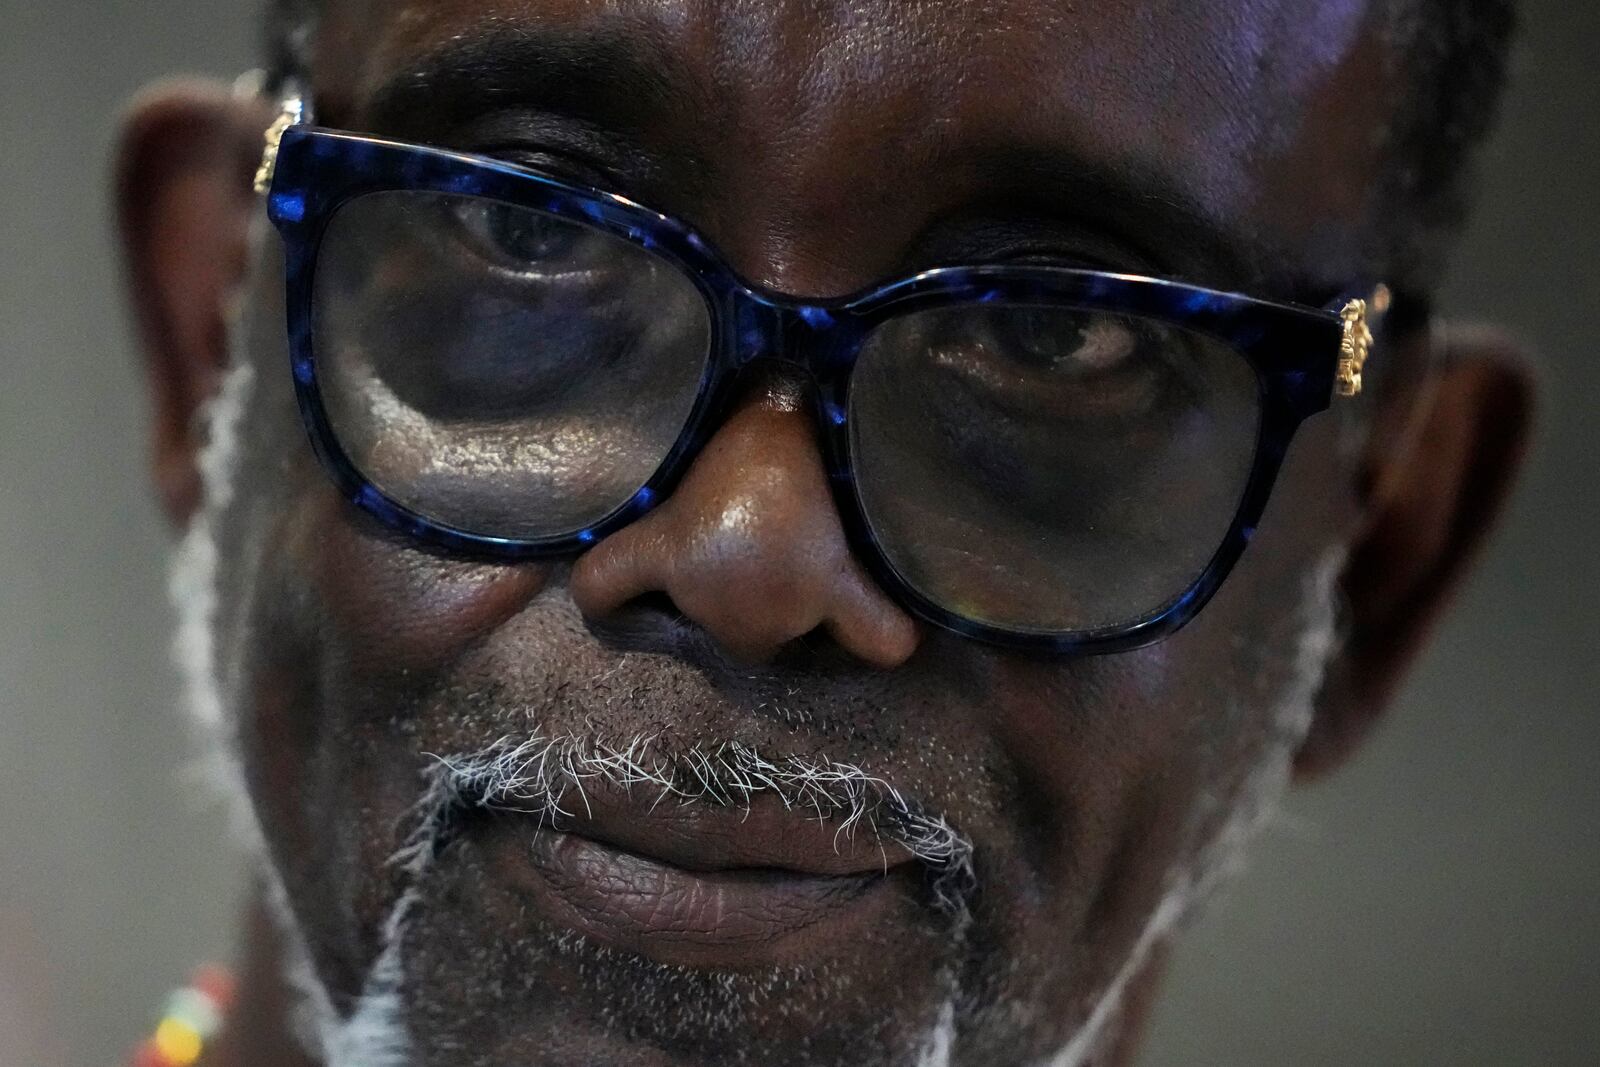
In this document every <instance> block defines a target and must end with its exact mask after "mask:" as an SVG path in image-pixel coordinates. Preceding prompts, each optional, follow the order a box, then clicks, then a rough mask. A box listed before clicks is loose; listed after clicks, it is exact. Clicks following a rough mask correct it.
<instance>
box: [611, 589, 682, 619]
mask: <svg viewBox="0 0 1600 1067" xmlns="http://www.w3.org/2000/svg"><path fill="white" fill-rule="evenodd" d="M617 613H618V614H622V613H627V614H634V615H638V616H640V617H646V616H652V615H653V616H665V617H666V618H668V619H671V620H672V621H673V622H684V621H685V620H686V618H687V616H685V615H684V613H683V610H682V609H681V608H679V607H678V605H677V604H676V603H674V602H673V599H672V597H670V596H668V595H667V594H666V593H664V592H662V591H660V590H651V591H650V592H648V593H640V594H639V595H638V596H636V597H634V598H633V599H632V600H630V601H628V602H627V603H626V604H624V605H622V606H621V607H620V608H618V609H617Z"/></svg>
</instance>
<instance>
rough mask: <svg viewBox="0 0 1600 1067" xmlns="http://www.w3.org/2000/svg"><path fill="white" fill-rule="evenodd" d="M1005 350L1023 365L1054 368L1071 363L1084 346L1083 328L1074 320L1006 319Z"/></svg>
mask: <svg viewBox="0 0 1600 1067" xmlns="http://www.w3.org/2000/svg"><path fill="white" fill-rule="evenodd" d="M1008 317H1009V318H1010V321H1011V328H1010V330H1008V331H1006V332H1007V333H1009V334H1010V336H1009V338H1008V339H1007V340H1008V341H1009V344H1008V347H1009V348H1010V350H1011V351H1012V352H1013V353H1014V354H1015V356H1016V357H1017V358H1019V359H1020V360H1021V361H1022V362H1024V363H1030V364H1033V365H1035V366H1039V367H1045V368H1050V367H1055V366H1058V365H1059V364H1061V363H1065V362H1067V361H1069V360H1071V359H1072V357H1073V356H1075V355H1076V354H1077V353H1078V352H1079V351H1080V350H1081V349H1082V348H1083V345H1084V324H1083V322H1082V320H1081V319H1078V318H1076V317H1074V318H1070V319H1069V318H1068V317H1067V316H1065V315H1060V314H1055V315H1051V314H1040V313H1038V312H1026V313H1022V314H1016V315H1012V316H1008Z"/></svg>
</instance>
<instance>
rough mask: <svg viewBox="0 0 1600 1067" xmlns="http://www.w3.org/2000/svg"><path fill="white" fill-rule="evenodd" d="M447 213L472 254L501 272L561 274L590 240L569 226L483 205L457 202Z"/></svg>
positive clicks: (489, 203)
mask: <svg viewBox="0 0 1600 1067" xmlns="http://www.w3.org/2000/svg"><path fill="white" fill-rule="evenodd" d="M447 210H448V211H449V212H450V213H451V214H452V215H453V216H454V217H455V220H456V221H457V222H458V223H459V224H460V227H461V229H462V231H463V232H464V233H465V235H466V238H467V240H468V241H469V243H470V244H471V246H472V247H473V249H474V250H475V251H476V252H478V254H480V255H482V256H484V257H485V258H487V259H489V260H490V261H491V262H493V263H494V264H495V265H496V266H499V267H500V268H502V269H505V270H511V271H516V272H527V273H532V272H538V273H552V274H560V273H564V272H566V271H569V270H573V269H576V268H577V267H578V266H579V265H580V264H579V260H580V258H581V256H582V253H583V247H584V245H585V242H586V239H587V238H589V237H590V235H589V234H588V232H587V231H585V230H584V229H583V228H582V227H580V226H578V225H576V224H574V223H571V222H565V221H563V220H561V219H556V218H552V217H550V216H548V215H542V214H539V213H538V212H534V211H529V210H527V209H525V208H518V207H511V206H509V205H506V204H496V203H494V202H492V201H487V200H462V201H456V202H452V203H451V204H450V206H449V207H448V209H447Z"/></svg>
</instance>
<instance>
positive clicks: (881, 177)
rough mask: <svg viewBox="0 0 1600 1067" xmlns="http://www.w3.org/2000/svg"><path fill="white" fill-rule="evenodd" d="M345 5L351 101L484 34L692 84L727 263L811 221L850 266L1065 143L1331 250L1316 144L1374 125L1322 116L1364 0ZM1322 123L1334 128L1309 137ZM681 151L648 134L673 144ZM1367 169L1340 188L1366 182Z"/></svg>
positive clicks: (1335, 212) (1356, 39)
mask: <svg viewBox="0 0 1600 1067" xmlns="http://www.w3.org/2000/svg"><path fill="white" fill-rule="evenodd" d="M342 3H343V5H344V9H345V10H346V11H347V12H350V13H351V14H349V15H348V16H347V21H348V20H349V19H354V18H356V15H355V14H354V13H356V12H360V13H361V15H362V18H363V20H364V21H365V23H366V25H365V26H364V27H363V28H362V31H361V32H357V31H356V30H354V29H351V28H349V27H347V28H346V30H345V32H343V33H342V34H338V35H337V36H339V37H341V38H342V39H344V40H346V41H349V42H353V43H355V45H356V47H358V48H359V50H360V53H361V54H360V56H359V58H358V59H357V60H356V61H355V62H346V63H343V64H331V63H330V64H329V65H331V66H334V67H335V69H336V70H337V71H339V72H340V73H338V74H336V75H335V77H338V78H340V79H341V80H342V81H343V82H344V87H345V89H346V91H347V93H348V98H359V97H360V96H361V95H362V94H363V93H370V92H371V91H373V90H375V89H376V88H377V87H378V86H379V85H380V84H381V83H382V82H383V81H384V80H385V79H386V78H387V77H390V76H392V75H393V74H394V73H395V71H397V70H399V69H403V68H405V67H407V66H409V65H410V64H412V63H414V62H415V61H416V60H417V59H418V58H419V57H421V56H423V55H425V54H427V53H430V52H434V51H437V50H439V49H440V48H443V47H445V46H447V45H448V44H450V43H452V42H458V41H461V40H463V39H467V38H471V37H474V36H478V35H481V34H484V33H486V32H491V31H496V30H498V31H505V30H507V29H510V30H511V31H513V32H515V30H516V28H517V27H539V26H543V27H552V26H554V27H560V28H561V29H563V30H564V31H579V32H581V31H584V30H595V31H599V32H605V33H608V34H613V35H614V34H616V33H619V32H620V33H628V34H634V33H637V34H638V35H640V36H641V37H643V38H646V39H647V40H648V42H649V44H650V45H651V49H652V51H654V52H656V53H657V54H660V55H666V56H672V57H674V58H675V59H677V60H678V61H679V62H680V63H681V65H682V66H683V68H684V73H685V74H686V75H687V77H688V78H689V79H690V80H692V81H693V82H694V83H695V99H694V100H693V101H689V102H687V104H686V106H685V107H684V109H683V110H685V111H686V112H687V113H689V115H690V116H691V118H690V120H689V121H692V122H693V123H695V124H696V125H697V126H699V127H701V130H700V131H692V132H703V131H705V130H710V131H712V132H713V134H714V136H715V137H716V138H717V139H718V141H719V144H720V149H719V152H718V153H717V154H718V155H721V156H723V157H726V158H731V159H732V160H734V161H736V162H734V163H733V164H727V163H726V161H725V160H724V165H727V166H730V167H734V168H736V170H737V173H736V174H735V175H732V176H728V177H725V178H723V179H722V180H720V181H716V182H713V185H714V187H716V188H717V189H718V190H719V194H720V195H719V199H720V200H721V203H720V204H719V210H721V211H722V212H723V213H724V215H725V217H726V220H736V221H737V223H738V224H739V225H743V226H745V227H746V229H747V230H749V231H750V232H747V233H742V234H736V235H733V236H731V237H724V238H723V240H722V242H721V243H723V244H724V246H725V247H727V246H737V245H740V244H745V245H747V246H749V247H750V248H751V249H752V252H751V255H750V258H751V259H752V260H755V261H759V262H766V261H768V260H772V261H777V260H781V258H782V256H783V254H784V253H783V252H782V251H780V249H783V248H786V247H788V246H792V245H796V244H803V243H804V242H805V241H806V240H807V239H808V235H812V234H815V233H816V232H817V231H818V230H819V229H820V226H819V223H820V222H821V221H822V220H826V221H827V222H828V223H829V224H831V225H834V227H835V230H836V232H835V233H834V235H833V238H834V239H833V240H831V241H830V242H824V241H821V240H817V239H816V238H811V239H813V240H817V243H818V245H819V249H818V250H813V251H812V252H810V253H807V252H804V251H801V250H796V249H793V248H790V249H789V254H790V255H795V256H799V257H800V258H802V259H803V258H805V257H806V256H807V255H810V256H812V257H813V258H815V257H817V256H822V257H824V258H826V257H828V256H833V255H839V254H840V253H839V252H838V251H837V250H838V249H840V248H843V247H848V246H851V245H855V246H859V245H861V244H862V243H863V242H861V241H858V240H852V238H855V237H857V236H858V235H859V231H861V229H862V228H866V229H868V230H870V229H871V228H874V227H876V228H892V227H893V226H895V224H896V219H895V212H897V211H898V212H901V213H904V214H906V215H907V216H908V218H909V217H910V216H912V215H914V214H915V212H917V211H919V210H923V209H925V208H926V207H927V204H928V201H929V200H930V198H931V197H930V195H928V193H927V190H922V191H921V192H920V193H919V192H918V191H917V190H916V189H915V188H914V187H915V186H917V185H929V186H938V185H939V184H940V183H941V182H943V183H945V184H946V185H947V186H950V187H952V188H953V187H954V185H955V182H954V181H952V180H951V171H953V170H954V169H955V168H956V167H958V166H959V165H960V161H961V157H962V153H963V152H964V151H967V150H971V149H974V148H975V147H983V146H994V145H1005V144H1007V143H1020V144H1032V145H1039V144H1059V145H1062V146H1064V147H1070V148H1071V150H1073V151H1075V152H1077V153H1079V154H1080V155H1082V156H1083V157H1084V158H1089V159H1095V160H1099V161H1103V162H1104V163H1105V164H1106V165H1108V166H1111V167H1117V166H1123V167H1126V168H1128V169H1130V170H1135V169H1142V170H1144V171H1147V172H1148V171H1150V170H1153V169H1158V168H1159V169H1161V170H1163V171H1165V172H1168V173H1171V174H1174V175H1176V176H1178V177H1179V178H1180V179H1181V181H1182V183H1183V185H1184V188H1185V190H1186V192H1187V198H1188V199H1189V200H1190V201H1191V202H1192V203H1193V204H1195V205H1196V206H1197V208H1198V209H1199V210H1200V211H1201V212H1202V213H1203V214H1205V215H1206V216H1208V217H1210V218H1211V219H1213V220H1217V221H1219V222H1225V221H1231V222H1232V223H1233V225H1232V227H1231V228H1233V229H1239V228H1240V227H1241V222H1253V223H1261V222H1264V221H1266V222H1270V224H1271V225H1272V226H1274V227H1277V228H1279V229H1280V230H1287V231H1294V230H1296V229H1297V228H1299V227H1300V225H1301V220H1316V226H1317V228H1318V230H1319V232H1318V234H1317V239H1318V240H1319V241H1322V242H1324V243H1325V241H1326V235H1327V233H1329V232H1330V231H1331V232H1332V233H1334V234H1336V235H1337V234H1341V233H1344V232H1346V231H1354V230H1356V229H1357V228H1358V227H1360V226H1362V225H1363V224H1364V223H1365V221H1366V220H1365V219H1364V218H1362V217H1353V212H1354V211H1355V209H1356V207H1359V206H1361V204H1362V198H1361V196H1360V195H1358V194H1359V193H1361V192H1362V191H1363V190H1355V191H1352V190H1351V189H1348V188H1345V189H1338V188H1334V187H1333V183H1331V182H1328V181H1322V182H1302V181H1299V180H1297V177H1298V176H1302V175H1316V174H1320V173H1324V172H1326V171H1327V166H1326V159H1327V157H1328V156H1329V155H1330V154H1333V153H1334V149H1332V148H1330V147H1328V144H1329V143H1330V142H1336V143H1339V144H1344V143H1347V142H1353V141H1356V140H1358V139H1360V138H1362V137H1365V136H1367V135H1366V133H1365V130H1364V128H1363V124H1370V121H1371V120H1370V118H1369V117H1365V116H1346V115H1345V113H1344V110H1343V109H1341V108H1339V107H1330V106H1328V105H1327V99H1328V98H1329V97H1330V96H1337V97H1339V99H1340V100H1343V99H1344V98H1345V97H1346V96H1347V95H1348V94H1349V93H1350V91H1351V86H1352V85H1355V86H1358V87H1359V86H1360V85H1361V84H1362V79H1361V78H1357V77H1353V76H1351V75H1350V70H1351V69H1366V68H1368V67H1370V65H1371V63H1370V57H1367V56H1363V55H1362V53H1363V51H1364V48H1365V43H1366V42H1370V41H1372V40H1374V39H1375V37H1374V35H1373V34H1371V33H1370V32H1367V33H1364V32H1363V31H1364V29H1365V28H1366V27H1367V26H1368V23H1369V20H1368V14H1369V7H1370V0H1236V2H1222V0H1100V2H1094V3H1090V2H1086V0H1049V2H1037V0H990V2H985V3H982V4H975V3H971V2H969V0H602V2H593V0H342ZM1358 91H1359V88H1358ZM1330 117H1332V119H1333V120H1334V121H1335V122H1339V123H1343V124H1345V125H1347V126H1348V127H1349V128H1348V129H1344V130H1334V131H1327V130H1325V129H1323V128H1318V129H1309V128H1307V127H1308V124H1310V123H1315V124H1323V123H1326V122H1328V121H1329V119H1330ZM690 132H691V131H686V132H684V133H679V132H677V131H674V130H662V131H661V133H660V136H661V137H662V139H663V141H664V142H665V143H668V144H670V143H672V141H673V140H674V139H675V138H681V137H686V136H689V135H690ZM1341 151H1342V149H1341ZM716 165H717V164H716V161H715V160H713V161H711V163H710V166H711V167H712V168H713V169H715V167H716ZM1369 170H1370V168H1358V169H1356V170H1355V172H1354V173H1353V174H1350V175H1347V174H1344V173H1340V174H1338V175H1336V177H1337V178H1338V179H1339V180H1346V179H1348V180H1346V184H1350V182H1352V181H1353V182H1354V183H1356V184H1362V183H1364V182H1366V181H1367V180H1369V179H1370V177H1371V175H1370V174H1369V173H1368V171H1369ZM1286 175H1288V176H1290V177H1289V180H1285V176H1286ZM951 195H954V194H953V193H952V194H951ZM919 196H920V197H921V199H920V201H919ZM1285 199H1287V201H1288V202H1287V203H1285V204H1277V205H1274V204H1273V203H1271V202H1270V201H1271V200H1277V201H1283V200H1285ZM1264 201H1269V202H1268V203H1266V205H1265V207H1266V210H1264V211H1263V210H1262V209H1263V202H1264ZM730 225H732V223H730ZM907 225H911V223H910V222H907ZM1307 225H1310V223H1307ZM1299 236H1300V235H1299V234H1298V233H1295V232H1287V233H1284V234H1283V235H1282V236H1281V237H1278V236H1275V235H1272V234H1267V235H1263V236H1262V238H1261V243H1262V244H1263V245H1278V246H1285V247H1287V246H1292V244H1293V243H1294V241H1295V240H1296V239H1297V238H1298V237H1299ZM841 237H842V238H844V240H840V239H839V238H841ZM829 248H831V249H833V250H834V251H833V252H828V251H826V250H827V249H829ZM1316 255H1317V256H1318V257H1319V258H1326V257H1327V256H1328V255H1329V250H1328V249H1326V248H1325V247H1319V249H1318V250H1317V253H1316ZM832 266H837V265H832ZM856 269H857V270H865V269H866V268H865V267H862V266H858V267H857V268H856ZM774 272H775V273H779V274H781V273H782V272H783V271H782V268H781V267H774ZM828 273H830V269H829V268H822V269H818V270H815V271H813V274H816V275H826V274H828ZM832 273H838V271H832ZM763 280H765V281H767V282H768V283H769V284H778V283H779V282H780V281H781V280H782V279H780V278H777V277H767V278H765V279H763ZM790 280H791V281H792V280H793V279H790ZM780 287H785V288H790V289H792V290H794V291H801V289H803V288H805V287H804V286H799V287H796V286H795V285H789V286H782V285H780Z"/></svg>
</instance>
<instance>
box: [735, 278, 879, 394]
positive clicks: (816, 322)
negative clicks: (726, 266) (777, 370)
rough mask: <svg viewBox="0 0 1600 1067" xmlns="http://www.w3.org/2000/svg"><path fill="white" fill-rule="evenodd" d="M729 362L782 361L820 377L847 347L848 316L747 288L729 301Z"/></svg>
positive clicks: (833, 308) (850, 334) (850, 333)
mask: <svg viewBox="0 0 1600 1067" xmlns="http://www.w3.org/2000/svg"><path fill="white" fill-rule="evenodd" d="M731 317H732V321H733V324H734V330H733V337H732V339H731V345H732V349H733V352H732V355H733V360H732V362H733V364H734V365H735V366H736V367H741V368H742V367H745V366H747V365H749V364H751V363H756V362H765V363H773V362H776V363H784V364H789V365H792V366H794V367H798V368H800V369H802V370H805V371H806V372H808V373H809V374H811V375H812V376H813V377H823V376H826V375H827V372H828V371H829V370H831V369H832V368H833V367H834V366H835V365H836V364H837V363H838V362H839V361H840V360H842V359H847V358H848V355H849V352H850V351H851V349H852V347H853V346H852V344H851V338H852V337H853V335H854V331H853V330H851V329H850V325H851V323H850V320H849V316H848V314H847V313H846V312H845V311H841V309H840V308H838V307H837V306H829V305H826V304H818V303H809V302H805V301H799V300H790V299H784V298H783V297H781V296H777V295H774V294H767V293H762V292H760V291H756V290H746V291H744V292H741V293H738V294H737V295H736V296H735V298H734V306H733V308H732V316H731Z"/></svg>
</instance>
